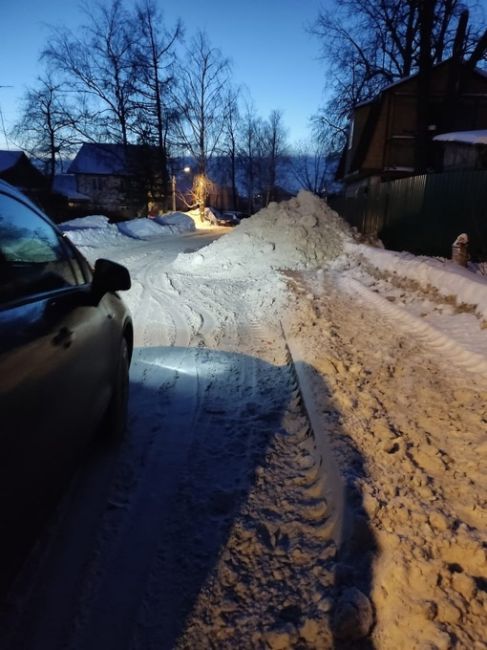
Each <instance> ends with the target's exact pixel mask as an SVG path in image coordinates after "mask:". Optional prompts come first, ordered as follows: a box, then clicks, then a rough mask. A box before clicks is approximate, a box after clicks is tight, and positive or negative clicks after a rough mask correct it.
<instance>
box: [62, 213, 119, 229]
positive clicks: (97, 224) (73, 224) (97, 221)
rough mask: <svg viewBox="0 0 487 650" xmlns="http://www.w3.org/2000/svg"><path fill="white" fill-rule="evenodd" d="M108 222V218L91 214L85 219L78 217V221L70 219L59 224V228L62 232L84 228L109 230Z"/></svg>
mask: <svg viewBox="0 0 487 650" xmlns="http://www.w3.org/2000/svg"><path fill="white" fill-rule="evenodd" d="M110 225H111V224H110V221H109V219H108V217H105V216H103V215H101V214H91V215H89V216H87V217H78V219H71V221H64V222H63V223H61V224H60V226H59V227H60V228H61V229H62V230H64V231H68V230H79V229H84V228H109V227H110Z"/></svg>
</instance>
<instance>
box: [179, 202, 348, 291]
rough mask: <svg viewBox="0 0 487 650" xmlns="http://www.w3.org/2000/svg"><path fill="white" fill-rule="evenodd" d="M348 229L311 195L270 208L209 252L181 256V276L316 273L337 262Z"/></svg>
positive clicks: (207, 249) (216, 244)
mask: <svg viewBox="0 0 487 650" xmlns="http://www.w3.org/2000/svg"><path fill="white" fill-rule="evenodd" d="M349 238H350V239H351V234H350V229H349V227H348V225H347V224H346V223H345V221H343V219H341V218H340V217H339V216H338V215H337V214H336V212H334V211H333V210H332V209H331V208H330V207H328V205H327V204H326V203H325V202H323V201H322V200H321V199H319V198H318V197H316V196H314V195H313V194H311V193H310V192H305V191H302V192H300V193H299V194H298V196H297V198H293V199H291V200H290V201H286V202H283V203H279V204H277V203H270V204H269V206H268V207H267V208H264V209H263V210H261V211H260V212H258V213H257V214H255V215H254V216H253V217H250V218H249V219H245V221H243V222H242V223H241V224H240V225H239V226H237V227H236V228H235V229H234V230H233V231H232V232H231V233H229V234H228V235H226V236H225V237H222V238H221V239H219V240H218V241H216V242H214V243H213V244H211V245H210V246H208V247H206V248H205V249H204V250H200V251H198V252H197V253H192V254H180V255H178V257H177V258H176V260H175V261H174V263H173V268H174V269H175V270H176V271H179V272H184V273H188V272H190V273H194V274H201V275H206V274H210V275H212V276H222V275H224V276H225V277H228V278H238V277H252V276H254V277H255V276H261V275H262V273H263V272H265V271H268V270H269V269H274V270H279V269H312V268H317V267H320V266H321V265H323V264H324V263H326V262H328V261H331V260H333V259H335V258H337V257H338V256H339V255H341V253H342V252H343V245H344V242H345V240H347V239H349Z"/></svg>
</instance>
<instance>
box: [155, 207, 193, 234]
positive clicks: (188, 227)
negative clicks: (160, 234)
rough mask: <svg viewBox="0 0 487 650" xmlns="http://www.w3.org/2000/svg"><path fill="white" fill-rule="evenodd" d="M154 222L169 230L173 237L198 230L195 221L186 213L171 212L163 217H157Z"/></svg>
mask: <svg viewBox="0 0 487 650" xmlns="http://www.w3.org/2000/svg"><path fill="white" fill-rule="evenodd" d="M154 221H156V222H157V223H158V224H159V225H160V226H164V227H165V228H168V229H169V232H170V233H171V234H173V235H179V234H181V235H182V234H183V233H185V232H193V231H194V230H196V226H195V223H194V220H193V219H192V218H191V217H190V216H188V215H187V214H185V213H184V212H170V213H168V214H164V215H162V216H161V217H155V218H154Z"/></svg>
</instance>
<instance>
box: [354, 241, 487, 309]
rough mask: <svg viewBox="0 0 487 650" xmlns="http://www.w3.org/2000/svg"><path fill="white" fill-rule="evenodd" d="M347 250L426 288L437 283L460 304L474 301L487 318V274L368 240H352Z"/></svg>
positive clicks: (439, 288)
mask: <svg viewBox="0 0 487 650" xmlns="http://www.w3.org/2000/svg"><path fill="white" fill-rule="evenodd" d="M345 251H346V252H347V253H349V254H351V255H357V254H359V255H362V256H363V257H365V258H366V259H367V260H368V261H369V262H370V263H371V264H373V265H374V266H375V267H376V268H378V269H380V270H381V271H386V272H389V273H393V274H397V275H400V276H403V277H405V278H408V279H410V280H414V281H416V282H417V283H418V284H420V285H421V286H422V287H424V288H425V289H427V288H428V287H434V288H435V289H437V290H438V292H439V293H440V294H441V295H442V296H454V297H455V299H456V301H457V304H459V305H460V304H468V305H473V306H475V308H476V311H477V313H478V314H479V316H481V317H482V318H483V319H487V278H484V277H483V276H481V275H478V274H474V273H471V272H470V271H468V270H467V269H465V268H463V267H461V266H458V265H457V264H454V263H453V262H450V261H449V260H443V259H439V258H432V257H418V256H416V255H412V254H411V253H396V252H394V251H388V250H383V249H380V248H373V247H371V246H365V245H364V244H353V243H351V242H350V243H348V244H347V245H346V246H345Z"/></svg>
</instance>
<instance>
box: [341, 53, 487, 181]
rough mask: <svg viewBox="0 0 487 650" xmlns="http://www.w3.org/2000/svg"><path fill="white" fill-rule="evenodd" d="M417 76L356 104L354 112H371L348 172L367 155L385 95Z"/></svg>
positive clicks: (480, 73)
mask: <svg viewBox="0 0 487 650" xmlns="http://www.w3.org/2000/svg"><path fill="white" fill-rule="evenodd" d="M452 60H453V59H452V58H450V59H445V61H442V62H441V63H437V64H436V65H435V66H433V70H437V69H439V68H440V67H444V66H446V65H450V64H451V62H452ZM467 67H468V66H467ZM469 69H470V68H469ZM471 71H472V72H473V73H475V74H478V75H480V76H481V77H482V78H483V79H484V80H485V79H487V74H486V73H485V72H484V71H483V70H480V69H479V68H471ZM417 76H418V73H415V74H413V75H410V76H408V77H404V78H403V79H398V80H397V81H395V82H394V83H392V84H389V85H387V86H385V87H384V88H382V90H381V91H380V92H379V93H378V94H377V95H376V96H375V97H373V98H372V99H370V100H368V101H364V102H361V103H360V104H357V105H356V106H355V107H354V110H356V109H357V108H360V107H363V106H367V105H370V106H371V110H370V113H369V115H368V118H367V120H366V125H365V127H364V129H363V130H362V134H361V138H360V140H359V142H358V144H357V146H356V148H355V151H354V154H353V157H352V159H351V161H350V168H349V172H353V171H354V170H357V169H359V168H360V166H361V165H362V163H363V161H364V159H365V156H366V154H367V151H368V148H369V145H370V142H371V140H372V137H373V134H374V131H375V129H376V126H377V124H378V120H379V116H380V110H381V107H382V104H383V102H384V100H385V97H386V95H387V93H388V92H389V91H391V90H393V89H395V88H397V86H400V85H401V84H404V83H407V82H408V81H411V80H412V79H414V78H416V77H417ZM347 146H348V145H347ZM344 171H345V170H344V168H343V172H344ZM349 172H348V173H349ZM343 175H346V173H344V174H342V176H341V177H339V178H342V177H343Z"/></svg>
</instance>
